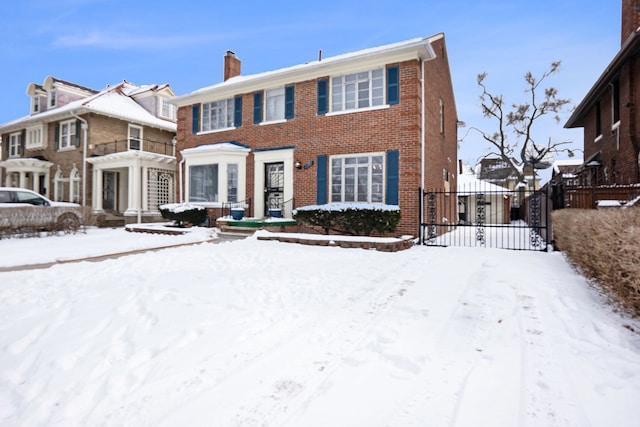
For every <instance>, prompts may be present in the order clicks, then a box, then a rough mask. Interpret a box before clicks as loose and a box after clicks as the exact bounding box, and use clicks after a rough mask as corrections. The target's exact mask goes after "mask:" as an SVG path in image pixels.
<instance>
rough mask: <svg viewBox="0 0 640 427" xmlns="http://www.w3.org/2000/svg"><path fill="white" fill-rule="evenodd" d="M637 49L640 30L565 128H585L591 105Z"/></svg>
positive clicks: (596, 83) (575, 111)
mask: <svg viewBox="0 0 640 427" xmlns="http://www.w3.org/2000/svg"><path fill="white" fill-rule="evenodd" d="M637 49H640V28H639V29H638V30H636V31H635V32H634V33H632V34H631V35H630V36H629V38H627V40H626V41H625V43H624V44H623V45H622V47H621V48H620V51H619V52H618V53H617V54H616V56H615V57H614V58H613V59H612V60H611V62H610V63H609V65H608V66H607V68H605V70H604V72H603V73H602V74H601V75H600V77H599V78H598V80H596V82H595V83H594V85H593V86H592V87H591V89H589V92H587V94H586V95H585V97H584V98H583V99H582V101H581V102H580V104H578V106H577V107H576V109H575V110H574V112H573V114H571V117H569V119H568V120H567V122H566V123H565V125H564V127H565V128H576V127H582V126H584V125H583V124H582V118H583V117H584V115H585V114H586V112H587V110H588V109H589V108H590V107H591V104H592V103H593V102H594V101H595V99H596V98H597V97H598V96H599V94H600V92H601V91H602V90H603V88H604V87H605V86H606V85H607V84H608V83H609V82H610V80H611V78H612V77H613V75H614V74H615V73H617V72H618V70H619V69H620V67H621V66H622V65H623V64H624V63H625V61H626V60H627V58H628V57H629V56H630V55H631V54H633V53H634V51H635V50H637Z"/></svg>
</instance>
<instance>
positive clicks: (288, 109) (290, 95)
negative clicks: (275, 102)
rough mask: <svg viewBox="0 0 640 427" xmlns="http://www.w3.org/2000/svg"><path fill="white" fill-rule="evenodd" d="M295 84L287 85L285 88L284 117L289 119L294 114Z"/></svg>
mask: <svg viewBox="0 0 640 427" xmlns="http://www.w3.org/2000/svg"><path fill="white" fill-rule="evenodd" d="M294 94H295V86H286V87H285V88H284V118H285V119H287V120H289V119H293V116H294V112H295V111H294V96H295V95H294Z"/></svg>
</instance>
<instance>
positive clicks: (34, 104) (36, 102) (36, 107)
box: [31, 95, 40, 113]
mask: <svg viewBox="0 0 640 427" xmlns="http://www.w3.org/2000/svg"><path fill="white" fill-rule="evenodd" d="M31 111H32V112H33V113H39V112H40V96H39V95H35V96H34V97H32V98H31Z"/></svg>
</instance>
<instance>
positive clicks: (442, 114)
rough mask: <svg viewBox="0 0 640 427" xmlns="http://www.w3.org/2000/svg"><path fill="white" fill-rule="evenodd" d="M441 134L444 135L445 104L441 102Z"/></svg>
mask: <svg viewBox="0 0 640 427" xmlns="http://www.w3.org/2000/svg"><path fill="white" fill-rule="evenodd" d="M440 134H442V135H444V102H443V101H442V99H441V100H440Z"/></svg>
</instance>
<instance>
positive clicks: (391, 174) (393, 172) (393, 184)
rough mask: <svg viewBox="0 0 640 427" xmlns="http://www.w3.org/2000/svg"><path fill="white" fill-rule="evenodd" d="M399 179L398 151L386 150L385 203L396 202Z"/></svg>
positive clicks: (391, 203)
mask: <svg viewBox="0 0 640 427" xmlns="http://www.w3.org/2000/svg"><path fill="white" fill-rule="evenodd" d="M399 181H400V153H399V152H398V150H389V151H387V201H386V203H387V205H397V204H398V187H399Z"/></svg>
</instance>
